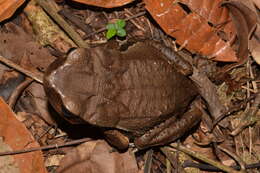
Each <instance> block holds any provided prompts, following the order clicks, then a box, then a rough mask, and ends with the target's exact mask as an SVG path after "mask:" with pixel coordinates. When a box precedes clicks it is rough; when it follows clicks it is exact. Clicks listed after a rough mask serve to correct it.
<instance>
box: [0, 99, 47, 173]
mask: <svg viewBox="0 0 260 173" xmlns="http://www.w3.org/2000/svg"><path fill="white" fill-rule="evenodd" d="M0 114H1V116H0V136H1V137H3V139H4V141H3V142H4V143H6V144H8V146H9V147H10V148H11V149H12V150H22V149H26V148H31V147H39V144H38V143H37V142H36V141H35V140H34V138H33V137H32V135H31V133H30V132H29V131H28V130H27V129H26V127H25V126H24V125H23V124H22V123H21V122H20V121H18V120H17V119H16V117H15V114H14V113H13V112H12V110H11V109H10V108H9V107H8V105H7V104H6V103H5V102H4V100H3V99H2V98H0ZM12 157H13V158H14V160H15V162H16V163H17V165H18V167H19V170H20V173H34V172H37V173H47V171H46V169H45V167H44V162H43V156H42V152H41V151H34V152H30V153H24V154H17V155H13V156H12Z"/></svg>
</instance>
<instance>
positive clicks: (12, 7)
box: [0, 0, 25, 22]
mask: <svg viewBox="0 0 260 173" xmlns="http://www.w3.org/2000/svg"><path fill="white" fill-rule="evenodd" d="M24 2H25V0H8V1H7V0H0V22H1V21H3V20H5V19H8V18H9V17H11V16H12V15H13V14H14V12H15V11H16V10H17V8H19V7H20V6H21V5H22V4H23V3H24Z"/></svg>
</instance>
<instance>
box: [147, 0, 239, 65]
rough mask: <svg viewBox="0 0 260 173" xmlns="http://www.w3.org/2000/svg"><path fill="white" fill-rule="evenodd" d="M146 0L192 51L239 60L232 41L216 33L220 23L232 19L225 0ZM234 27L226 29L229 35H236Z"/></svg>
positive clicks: (169, 31)
mask: <svg viewBox="0 0 260 173" xmlns="http://www.w3.org/2000/svg"><path fill="white" fill-rule="evenodd" d="M144 2H145V5H146V9H147V10H148V11H149V13H150V14H151V15H152V17H153V18H154V19H155V20H156V22H157V23H158V24H159V25H160V26H161V27H162V29H163V30H164V31H165V32H166V33H167V34H169V35H170V36H172V37H174V38H176V42H177V43H178V44H179V45H181V46H183V47H185V48H186V49H188V50H189V51H191V52H192V53H199V54H202V55H204V56H207V57H209V58H212V59H214V60H216V61H229V62H236V61H237V57H236V53H235V51H234V50H233V49H232V48H231V47H230V45H229V42H225V41H223V40H222V39H221V38H220V37H219V36H218V35H217V33H216V26H218V25H225V23H228V22H230V17H229V15H228V11H227V9H226V8H223V7H220V3H221V2H222V0H215V1H211V0H201V1H189V2H186V1H180V2H182V3H179V1H178V2H172V1H170V0H144ZM185 3H187V4H185ZM195 6H198V7H195ZM193 7H194V8H193ZM198 9H204V11H203V10H199V11H198ZM212 16H213V17H212ZM209 23H212V25H213V26H211V25H210V24H209ZM230 27H231V25H230V26H229V27H224V28H225V29H223V30H222V32H225V33H226V35H229V36H228V38H231V36H233V35H234V33H233V31H234V29H231V28H232V27H231V28H230ZM227 28H229V29H228V30H227ZM227 32H230V33H227ZM230 35H231V36H230ZM228 41H229V40H228Z"/></svg>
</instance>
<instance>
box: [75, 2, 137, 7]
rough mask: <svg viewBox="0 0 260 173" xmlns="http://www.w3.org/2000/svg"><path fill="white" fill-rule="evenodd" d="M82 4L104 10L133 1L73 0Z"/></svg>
mask: <svg viewBox="0 0 260 173" xmlns="http://www.w3.org/2000/svg"><path fill="white" fill-rule="evenodd" d="M73 1H75V2H80V3H83V4H88V5H94V6H98V7H104V8H113V7H119V6H123V5H126V4H128V3H130V2H132V1H134V0H73Z"/></svg>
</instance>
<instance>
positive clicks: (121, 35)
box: [116, 28, 126, 37]
mask: <svg viewBox="0 0 260 173" xmlns="http://www.w3.org/2000/svg"><path fill="white" fill-rule="evenodd" d="M116 35H118V36H119V37H125V36H126V31H125V30H124V29H123V28H119V29H118V30H117V32H116Z"/></svg>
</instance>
